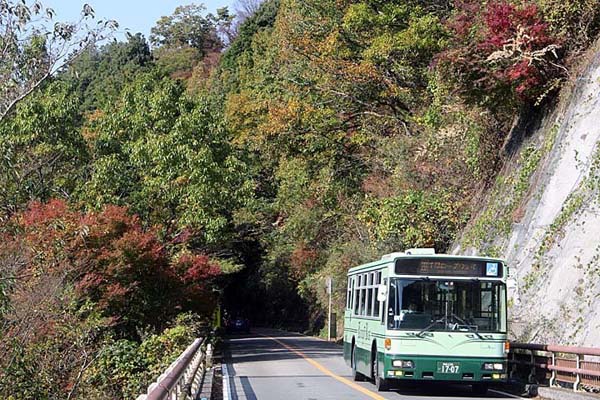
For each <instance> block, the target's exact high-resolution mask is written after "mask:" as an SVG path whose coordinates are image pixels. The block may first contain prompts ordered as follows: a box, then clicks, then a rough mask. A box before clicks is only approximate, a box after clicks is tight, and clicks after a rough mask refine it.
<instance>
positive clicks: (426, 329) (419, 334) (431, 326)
mask: <svg viewBox="0 0 600 400" xmlns="http://www.w3.org/2000/svg"><path fill="white" fill-rule="evenodd" d="M443 321H444V318H440V319H438V320H435V321H433V322H432V323H431V324H429V325H427V326H426V327H425V328H423V330H422V331H421V332H419V333H417V336H419V337H420V336H421V335H422V334H424V333H425V332H427V331H428V330H430V329H431V328H433V326H434V325H435V324H439V323H440V322H443Z"/></svg>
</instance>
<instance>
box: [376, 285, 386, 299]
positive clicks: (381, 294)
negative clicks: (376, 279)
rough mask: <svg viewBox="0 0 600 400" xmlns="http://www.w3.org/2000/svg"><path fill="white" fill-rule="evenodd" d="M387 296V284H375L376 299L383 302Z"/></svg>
mask: <svg viewBox="0 0 600 400" xmlns="http://www.w3.org/2000/svg"><path fill="white" fill-rule="evenodd" d="M386 297H387V285H379V286H377V301H381V302H384V301H385V298H386Z"/></svg>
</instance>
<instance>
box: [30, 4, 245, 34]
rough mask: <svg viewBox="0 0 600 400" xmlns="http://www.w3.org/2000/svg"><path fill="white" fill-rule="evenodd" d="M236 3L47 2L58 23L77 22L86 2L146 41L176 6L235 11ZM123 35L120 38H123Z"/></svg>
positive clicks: (100, 17) (212, 10)
mask: <svg viewBox="0 0 600 400" xmlns="http://www.w3.org/2000/svg"><path fill="white" fill-rule="evenodd" d="M234 2H235V1H234V0H205V1H193V0H189V1H177V0H43V1H42V3H43V4H44V5H45V6H46V7H50V8H52V9H54V11H55V12H56V17H55V18H54V19H55V20H56V21H73V20H76V19H77V18H78V17H79V13H80V12H81V9H82V8H83V5H84V4H85V3H88V4H90V5H91V6H92V8H93V9H94V11H96V19H114V20H116V21H117V22H118V23H119V31H124V29H125V28H129V31H130V32H131V33H136V32H142V33H143V34H144V35H145V36H146V38H147V37H148V35H149V34H150V28H152V26H154V23H155V22H156V21H157V20H158V19H159V18H160V17H161V16H163V15H170V14H172V13H173V11H174V10H175V7H177V6H180V5H185V4H190V3H196V4H200V3H203V4H204V5H205V6H206V8H207V10H208V12H214V11H215V10H216V9H217V8H219V7H224V6H229V8H230V10H231V9H232V8H233V4H234ZM122 36H123V35H122V34H120V35H117V37H118V38H122Z"/></svg>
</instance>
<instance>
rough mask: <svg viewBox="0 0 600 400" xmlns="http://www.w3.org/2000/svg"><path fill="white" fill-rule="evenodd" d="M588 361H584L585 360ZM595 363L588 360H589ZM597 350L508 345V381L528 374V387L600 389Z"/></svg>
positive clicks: (572, 347)
mask: <svg viewBox="0 0 600 400" xmlns="http://www.w3.org/2000/svg"><path fill="white" fill-rule="evenodd" d="M586 357H587V358H586ZM592 357H593V358H596V359H590V358H592ZM598 360H600V348H592V347H575V346H557V345H547V344H530V343H511V358H510V360H509V362H510V363H511V364H512V369H511V377H513V375H514V374H517V373H519V369H521V371H520V372H523V369H524V370H527V369H528V370H529V371H528V381H529V383H537V382H541V381H547V382H548V383H549V385H550V386H555V385H557V384H560V383H562V384H567V385H572V386H573V390H574V391H578V390H580V389H581V388H587V389H592V390H595V391H596V390H598V389H600V361H598Z"/></svg>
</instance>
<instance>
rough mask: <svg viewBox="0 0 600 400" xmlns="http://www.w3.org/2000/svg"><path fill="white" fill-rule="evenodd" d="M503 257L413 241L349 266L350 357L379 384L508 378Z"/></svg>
mask: <svg viewBox="0 0 600 400" xmlns="http://www.w3.org/2000/svg"><path fill="white" fill-rule="evenodd" d="M507 278H508V268H507V266H506V264H505V262H504V261H503V260H500V259H496V258H486V257H466V256H453V255H446V254H435V251H434V250H433V249H410V250H406V251H405V252H404V253H392V254H387V255H385V256H383V257H382V258H381V259H380V260H377V261H374V262H371V263H368V264H364V265H360V266H358V267H354V268H352V269H350V270H349V271H348V291H347V302H346V311H345V316H344V358H345V359H346V362H347V363H348V364H349V365H350V366H351V367H352V373H353V377H354V379H355V380H357V381H358V380H364V379H366V378H370V379H373V380H374V382H375V385H376V386H377V389H378V390H379V391H383V390H387V388H388V387H389V385H390V384H391V383H394V382H395V383H398V382H401V381H402V380H415V381H446V382H460V383H468V384H471V385H472V387H473V391H474V392H475V393H477V394H484V393H486V392H487V389H488V385H489V384H490V383H491V382H501V381H504V380H506V379H507V354H508V350H509V348H508V346H509V345H508V342H507V335H506V281H507Z"/></svg>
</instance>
